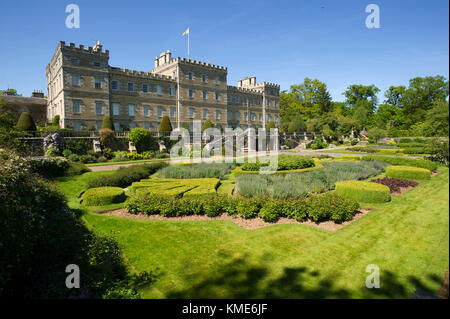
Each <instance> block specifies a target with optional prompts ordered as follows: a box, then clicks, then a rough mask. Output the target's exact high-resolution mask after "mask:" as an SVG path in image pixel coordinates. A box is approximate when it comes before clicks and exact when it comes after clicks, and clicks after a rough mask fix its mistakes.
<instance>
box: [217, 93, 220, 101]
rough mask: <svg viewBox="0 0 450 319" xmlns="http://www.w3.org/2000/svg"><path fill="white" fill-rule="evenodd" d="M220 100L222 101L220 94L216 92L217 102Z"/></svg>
mask: <svg viewBox="0 0 450 319" xmlns="http://www.w3.org/2000/svg"><path fill="white" fill-rule="evenodd" d="M219 99H220V93H219V92H216V101H219Z"/></svg>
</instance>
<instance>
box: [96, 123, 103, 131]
mask: <svg viewBox="0 0 450 319" xmlns="http://www.w3.org/2000/svg"><path fill="white" fill-rule="evenodd" d="M96 125H97V131H100V130H101V129H102V121H97V122H96Z"/></svg>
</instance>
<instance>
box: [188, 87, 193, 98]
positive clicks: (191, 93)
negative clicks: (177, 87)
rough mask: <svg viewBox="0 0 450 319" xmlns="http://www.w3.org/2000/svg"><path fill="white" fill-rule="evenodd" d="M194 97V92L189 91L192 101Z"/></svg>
mask: <svg viewBox="0 0 450 319" xmlns="http://www.w3.org/2000/svg"><path fill="white" fill-rule="evenodd" d="M193 97H194V90H191V89H189V98H190V99H192V98H193Z"/></svg>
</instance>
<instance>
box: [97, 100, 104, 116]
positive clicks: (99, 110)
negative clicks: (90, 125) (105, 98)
mask: <svg viewBox="0 0 450 319" xmlns="http://www.w3.org/2000/svg"><path fill="white" fill-rule="evenodd" d="M95 114H97V115H102V114H103V102H95Z"/></svg>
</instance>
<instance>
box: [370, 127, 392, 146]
mask: <svg viewBox="0 0 450 319" xmlns="http://www.w3.org/2000/svg"><path fill="white" fill-rule="evenodd" d="M386 136H387V132H386V130H383V129H381V128H378V127H374V128H371V129H370V130H368V131H367V137H368V138H369V140H370V141H372V142H375V143H378V141H379V140H380V139H382V138H384V137H386Z"/></svg>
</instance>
